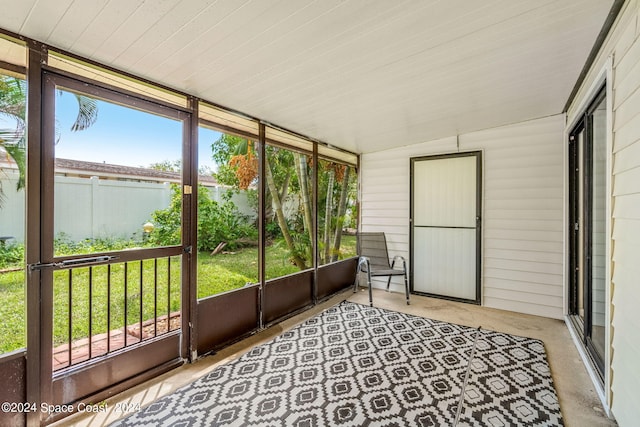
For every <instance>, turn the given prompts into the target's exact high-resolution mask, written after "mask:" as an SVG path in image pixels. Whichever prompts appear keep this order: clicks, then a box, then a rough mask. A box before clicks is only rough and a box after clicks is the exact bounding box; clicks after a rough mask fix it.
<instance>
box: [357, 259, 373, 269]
mask: <svg viewBox="0 0 640 427" xmlns="http://www.w3.org/2000/svg"><path fill="white" fill-rule="evenodd" d="M363 265H364V266H365V267H366V270H362V266H363ZM370 270H371V265H370V261H369V257H366V256H361V257H359V258H358V268H357V269H356V272H359V271H370Z"/></svg>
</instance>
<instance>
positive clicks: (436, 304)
mask: <svg viewBox="0 0 640 427" xmlns="http://www.w3.org/2000/svg"><path fill="white" fill-rule="evenodd" d="M373 298H374V305H375V306H376V307H380V308H385V309H389V310H395V311H401V312H405V313H409V314H414V315H417V316H422V317H428V318H431V319H436V320H441V321H445V322H450V323H456V324H459V325H466V326H472V327H478V326H481V327H482V328H483V329H490V330H494V331H499V332H505V333H509V334H514V335H520V336H525V337H530V338H537V339H540V340H542V341H543V342H544V345H545V348H546V350H547V357H548V360H549V365H550V367H551V373H552V375H553V381H554V384H555V387H556V391H557V393H558V397H559V399H560V408H561V410H562V415H563V417H564V421H565V425H566V426H569V427H571V426H580V427H587V426H615V425H617V424H616V423H615V421H613V420H610V419H609V418H607V416H606V414H605V412H604V410H603V408H602V405H601V403H600V400H599V398H598V396H597V394H596V391H595V388H594V386H593V383H592V382H591V380H590V378H589V376H588V374H587V370H586V368H585V366H584V364H583V363H582V360H581V358H580V356H579V354H578V351H577V350H576V348H575V346H574V344H573V342H572V340H571V336H570V334H569V330H568V329H567V327H566V325H565V324H564V322H562V321H560V320H555V319H548V318H544V317H538V316H530V315H525V314H519V313H514V312H509V311H503V310H495V309H491V308H485V307H478V306H475V305H470V304H462V303H456V302H451V301H445V300H440V299H433V298H426V297H419V296H416V295H412V296H411V305H409V306H407V305H406V303H405V300H404V295H403V294H400V293H387V292H384V291H380V290H375V291H374V297H373ZM344 299H348V300H349V301H353V302H358V303H362V304H368V294H367V292H365V291H363V290H362V291H360V292H358V293H357V294H353V293H351V291H347V292H345V293H342V294H340V295H337V296H335V297H333V298H331V299H330V300H328V301H325V302H324V303H322V304H320V305H318V306H316V307H314V308H313V309H311V310H308V311H306V312H304V313H302V314H299V315H297V316H294V317H292V318H290V319H287V320H286V321H284V322H282V323H279V324H277V325H274V326H272V327H271V328H269V329H266V330H264V331H262V332H260V333H258V334H255V335H253V336H252V337H250V338H247V339H245V340H243V341H241V342H239V343H236V344H234V345H232V346H229V347H227V348H225V349H224V350H222V351H220V352H218V353H217V354H215V355H212V356H208V357H205V358H203V359H201V360H198V361H197V362H196V363H193V364H189V365H185V366H182V367H180V368H178V369H175V370H173V371H171V372H168V373H166V374H164V375H161V376H159V377H157V378H155V379H153V380H151V381H148V382H146V383H144V384H141V385H140V386H137V387H134V388H132V389H131V390H129V391H127V392H125V393H121V394H119V395H117V396H114V397H113V398H111V399H109V400H107V401H106V402H105V403H106V405H107V411H106V412H104V413H98V414H77V415H73V416H71V417H68V418H66V419H64V420H62V421H60V422H58V423H56V424H54V426H56V427H60V426H92V427H93V426H107V425H109V424H110V423H111V422H113V421H115V420H117V419H119V418H121V417H124V416H126V415H127V413H126V410H131V411H135V410H137V408H138V407H144V406H146V405H148V404H150V403H151V402H153V401H154V400H156V399H158V398H160V397H162V396H164V395H166V394H169V393H171V392H172V391H174V390H176V389H178V388H180V387H182V386H184V385H186V384H188V383H190V382H192V381H194V380H196V379H197V378H199V377H201V376H202V375H205V374H206V373H208V372H209V371H211V370H212V369H214V368H215V367H216V366H218V365H220V364H223V363H225V362H228V361H230V360H234V359H236V358H238V357H240V356H241V355H242V354H244V353H245V352H246V351H248V350H249V349H250V348H252V347H253V346H255V345H259V344H261V343H263V342H266V341H268V340H270V339H272V338H274V337H275V336H277V335H279V334H281V333H282V332H283V331H285V330H288V329H290V328H292V327H294V326H296V325H297V324H299V323H301V322H303V321H304V320H306V319H307V318H309V317H311V316H313V315H315V314H317V313H319V312H321V311H323V310H325V309H326V308H328V307H330V306H332V305H335V304H337V303H339V302H340V301H342V300H344Z"/></svg>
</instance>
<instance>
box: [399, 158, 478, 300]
mask: <svg viewBox="0 0 640 427" xmlns="http://www.w3.org/2000/svg"><path fill="white" fill-rule="evenodd" d="M456 157H475V158H476V226H475V230H476V272H475V273H476V296H475V298H474V299H465V298H456V297H450V296H446V295H438V294H431V293H428V292H416V291H415V289H414V283H415V282H414V275H413V266H414V264H415V263H414V260H415V254H414V250H413V245H414V239H415V237H414V232H413V230H414V203H413V199H414V194H415V189H414V167H415V163H416V162H420V161H425V160H439V159H450V158H456ZM409 160H410V172H409V181H410V190H409V204H410V207H409V213H410V217H409V283H410V284H411V285H410V287H411V293H415V294H417V295H425V296H429V297H434V298H441V299H446V300H451V301H459V302H466V303H471V304H477V305H480V304H481V303H482V151H468V152H461V153H450V154H438V155H432V156H420V157H411V158H410V159H409Z"/></svg>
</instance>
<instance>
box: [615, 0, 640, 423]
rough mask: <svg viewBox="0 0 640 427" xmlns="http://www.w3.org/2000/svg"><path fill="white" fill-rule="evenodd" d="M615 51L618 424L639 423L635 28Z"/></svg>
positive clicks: (639, 84) (639, 123)
mask: <svg viewBox="0 0 640 427" xmlns="http://www.w3.org/2000/svg"><path fill="white" fill-rule="evenodd" d="M639 9H640V8H639V7H638V5H637V4H636V7H635V12H636V13H635V16H636V22H635V25H632V24H630V27H631V28H634V29H635V33H634V34H635V37H634V41H633V43H632V44H631V45H630V46H629V47H628V48H626V46H621V48H622V49H616V51H615V56H614V64H613V75H614V79H613V82H614V88H613V90H614V103H613V111H614V140H613V141H614V142H613V156H614V158H613V199H614V202H613V206H614V209H613V223H612V226H613V228H612V234H613V236H612V239H613V242H614V243H613V248H614V249H613V254H612V258H613V259H612V261H613V275H612V288H613V292H612V305H613V310H612V311H613V319H612V320H613V321H612V326H613V328H612V329H613V341H612V349H613V352H612V355H613V357H612V363H611V367H612V371H613V375H612V387H611V388H612V392H613V399H612V411H613V413H614V415H615V416H616V419H617V420H618V422H619V424H620V425H621V426H631V425H637V422H638V420H639V419H640V407H639V406H638V399H639V397H640V392H638V384H639V383H640V364H639V363H638V361H639V360H640V333H638V331H640V315H639V314H638V313H639V308H640V286H639V284H640V282H639V280H640V30H639V29H638V25H639V24H638V20H640V18H639V17H638V10H639ZM632 22H633V20H632Z"/></svg>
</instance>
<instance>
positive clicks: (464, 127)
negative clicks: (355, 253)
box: [0, 0, 614, 153]
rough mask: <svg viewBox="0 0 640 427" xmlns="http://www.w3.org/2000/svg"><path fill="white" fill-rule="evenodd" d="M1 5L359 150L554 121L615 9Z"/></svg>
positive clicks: (111, 61) (80, 50)
mask: <svg viewBox="0 0 640 427" xmlns="http://www.w3.org/2000/svg"><path fill="white" fill-rule="evenodd" d="M0 1H1V2H2V3H4V4H1V5H0V6H2V10H3V13H2V14H1V15H0V28H4V29H6V30H9V31H12V32H14V33H18V34H21V35H24V36H27V37H30V38H32V39H36V40H39V41H42V42H45V43H47V44H49V45H52V46H56V47H58V48H60V49H64V50H66V51H69V52H72V53H74V54H78V55H80V56H82V57H85V58H88V59H91V60H95V61H97V62H100V63H103V64H108V65H109V66H111V67H114V68H116V69H120V70H123V71H126V72H129V73H132V74H134V75H137V76H141V77H144V78H146V79H149V80H151V81H154V82H158V83H161V84H163V85H166V86H168V87H171V88H174V89H176V90H179V91H182V92H185V93H189V94H192V95H196V96H198V97H200V98H202V99H206V100H209V101H212V102H215V103H217V104H220V105H223V106H226V107H229V108H232V109H235V110H238V111H242V112H243V113H246V114H248V115H251V116H253V117H256V118H259V119H261V120H264V121H267V122H271V123H274V124H277V125H279V126H281V127H283V128H287V129H290V130H293V131H296V132H299V133H301V134H304V135H307V136H309V137H312V138H316V139H318V140H322V141H325V142H328V143H330V144H332V145H334V146H338V147H341V148H344V149H348V150H351V151H354V152H357V153H366V152H372V151H378V150H382V149H386V148H391V147H395V146H402V145H409V144H412V143H417V142H424V141H429V140H433V139H437V138H440V137H446V136H452V135H456V134H461V133H466V132H470V131H474V130H479V129H485V128H490V127H496V126H501V125H505V124H509V123H515V122H520V121H524V120H529V119H533V118H539V117H544V116H549V115H553V114H558V113H561V112H563V108H564V105H565V103H566V102H567V99H568V98H569V96H570V94H571V92H572V88H573V87H574V85H575V83H576V81H577V80H578V77H579V75H580V72H581V70H582V69H583V67H584V65H585V62H586V60H587V58H588V56H589V52H590V51H591V49H592V47H593V45H594V42H595V41H596V39H597V36H598V34H599V32H600V30H601V28H602V26H603V23H604V22H605V20H606V18H607V15H608V13H609V11H610V9H611V7H612V4H613V3H614V0H562V1H555V0H533V1H532V0H485V1H475V0H448V1H437V0H404V1H383V0H373V1H364V0H350V1H344V0H323V1H311V0H300V1H292V0H291V1H286V0H285V1H266V0H245V1H238V0H219V1H215V2H211V1H196V0H166V1H162V2H153V1H117V0H106V1H101V2H87V1H85V0H21V1H16V0H10V1H9V0H0Z"/></svg>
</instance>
